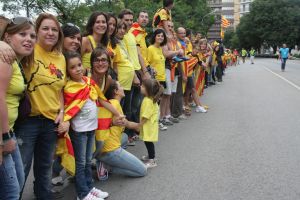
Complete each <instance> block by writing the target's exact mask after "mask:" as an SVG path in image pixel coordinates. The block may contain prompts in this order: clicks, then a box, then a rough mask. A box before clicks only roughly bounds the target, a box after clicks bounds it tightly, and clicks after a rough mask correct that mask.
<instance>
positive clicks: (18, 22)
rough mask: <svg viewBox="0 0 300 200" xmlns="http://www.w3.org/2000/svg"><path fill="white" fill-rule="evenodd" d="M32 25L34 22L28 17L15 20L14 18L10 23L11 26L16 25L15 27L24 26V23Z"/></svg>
mask: <svg viewBox="0 0 300 200" xmlns="http://www.w3.org/2000/svg"><path fill="white" fill-rule="evenodd" d="M26 22H28V23H30V24H32V25H33V22H32V20H31V19H29V18H27V17H15V18H12V19H11V20H10V23H9V24H14V25H20V24H23V23H26Z"/></svg>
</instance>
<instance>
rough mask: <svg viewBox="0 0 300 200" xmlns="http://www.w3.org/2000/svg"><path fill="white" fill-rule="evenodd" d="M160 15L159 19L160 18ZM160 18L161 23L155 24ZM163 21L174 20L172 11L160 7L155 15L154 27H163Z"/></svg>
mask: <svg viewBox="0 0 300 200" xmlns="http://www.w3.org/2000/svg"><path fill="white" fill-rule="evenodd" d="M158 17H159V20H158ZM156 20H158V21H159V23H158V24H157V25H155V23H156V22H155V21H156ZM162 21H172V14H171V11H168V10H166V9H165V8H160V9H159V10H158V11H156V13H155V14H154V17H153V22H152V27H153V28H163V22H162Z"/></svg>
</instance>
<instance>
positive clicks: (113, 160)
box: [99, 82, 147, 177]
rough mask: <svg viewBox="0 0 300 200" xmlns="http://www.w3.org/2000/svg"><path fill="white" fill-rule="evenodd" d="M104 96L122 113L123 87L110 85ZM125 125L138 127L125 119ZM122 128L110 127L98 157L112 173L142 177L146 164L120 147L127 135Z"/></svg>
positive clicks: (145, 171)
mask: <svg viewBox="0 0 300 200" xmlns="http://www.w3.org/2000/svg"><path fill="white" fill-rule="evenodd" d="M105 96H106V98H107V99H110V100H109V101H110V103H111V104H112V105H113V106H114V107H115V108H116V109H117V111H118V112H119V113H123V111H122V107H121V105H120V101H121V99H122V98H124V96H125V94H124V89H123V87H122V86H121V85H120V84H119V83H118V82H114V83H113V84H111V85H110V87H109V88H108V90H107V91H106V93H105ZM125 126H126V127H127V128H131V129H135V128H138V126H139V124H137V123H134V122H129V121H126V123H125ZM124 129H125V128H124V127H122V126H112V127H111V128H110V137H108V138H107V139H106V140H105V141H104V146H103V149H102V154H101V156H100V157H99V159H100V160H101V161H102V162H103V163H105V164H106V165H109V166H110V167H111V169H112V173H116V174H122V175H125V176H130V177H143V176H145V175H146V174H147V168H146V166H145V165H144V164H143V162H141V161H140V160H139V159H138V158H137V157H135V156H134V155H133V154H131V153H129V152H128V151H126V150H125V149H123V148H122V147H121V141H125V142H127V135H126V134H124V133H123V131H124Z"/></svg>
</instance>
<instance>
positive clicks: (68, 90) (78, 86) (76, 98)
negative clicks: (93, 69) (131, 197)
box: [56, 77, 106, 176]
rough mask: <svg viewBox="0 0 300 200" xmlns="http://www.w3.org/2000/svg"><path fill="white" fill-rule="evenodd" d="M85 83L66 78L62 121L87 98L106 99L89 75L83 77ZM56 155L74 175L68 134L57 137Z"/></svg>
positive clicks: (67, 119)
mask: <svg viewBox="0 0 300 200" xmlns="http://www.w3.org/2000/svg"><path fill="white" fill-rule="evenodd" d="M83 80H84V81H85V83H86V84H82V83H79V82H75V81H72V80H68V81H67V83H66V86H65V88H64V104H65V116H64V121H69V120H70V119H72V118H73V117H74V116H75V115H76V114H77V113H78V112H79V111H80V110H81V108H82V107H83V105H84V104H85V102H86V101H87V100H88V99H92V100H94V101H96V100H97V99H98V98H101V99H103V100H106V98H105V96H104V95H103V93H102V92H101V90H100V88H99V87H98V86H97V85H96V83H95V82H94V81H93V80H92V79H91V78H89V77H83ZM56 155H58V156H60V157H61V160H62V162H61V164H62V166H63V167H64V168H65V169H66V171H67V172H68V173H69V174H71V175H72V176H74V175H75V158H74V151H73V146H72V142H71V140H70V137H69V134H68V133H65V134H64V135H63V136H61V137H59V138H58V141H57V147H56Z"/></svg>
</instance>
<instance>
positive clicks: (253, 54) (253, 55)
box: [249, 47, 256, 64]
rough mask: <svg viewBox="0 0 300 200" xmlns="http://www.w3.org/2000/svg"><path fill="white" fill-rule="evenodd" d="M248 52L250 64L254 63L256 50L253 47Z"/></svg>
mask: <svg viewBox="0 0 300 200" xmlns="http://www.w3.org/2000/svg"><path fill="white" fill-rule="evenodd" d="M249 54H250V60H251V64H254V57H255V54H256V52H255V50H254V48H253V47H252V48H251V50H250V52H249Z"/></svg>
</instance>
